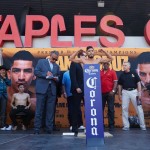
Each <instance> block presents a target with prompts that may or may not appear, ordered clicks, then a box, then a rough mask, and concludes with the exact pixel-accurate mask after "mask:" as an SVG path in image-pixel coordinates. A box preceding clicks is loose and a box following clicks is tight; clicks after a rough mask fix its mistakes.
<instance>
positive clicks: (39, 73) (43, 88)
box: [34, 59, 60, 95]
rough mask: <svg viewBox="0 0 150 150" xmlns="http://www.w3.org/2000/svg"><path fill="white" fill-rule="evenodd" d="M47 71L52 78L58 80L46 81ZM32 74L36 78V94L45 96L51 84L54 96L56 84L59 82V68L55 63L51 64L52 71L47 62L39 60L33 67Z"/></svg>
mask: <svg viewBox="0 0 150 150" xmlns="http://www.w3.org/2000/svg"><path fill="white" fill-rule="evenodd" d="M48 71H50V72H52V74H53V76H55V77H58V80H57V81H54V80H52V79H46V76H47V72H48ZM34 74H35V76H36V77H37V78H36V87H35V89H36V93H40V94H45V93H46V92H47V89H48V86H49V84H51V90H52V94H53V95H56V83H57V82H58V81H59V75H60V67H59V66H58V65H57V64H56V63H53V69H52V70H51V68H50V65H49V62H48V60H47V59H40V60H39V61H38V63H37V65H36V67H35V70H34Z"/></svg>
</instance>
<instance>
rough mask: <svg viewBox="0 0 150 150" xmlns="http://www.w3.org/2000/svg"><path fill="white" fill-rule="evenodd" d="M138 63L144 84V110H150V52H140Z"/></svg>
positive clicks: (138, 70)
mask: <svg viewBox="0 0 150 150" xmlns="http://www.w3.org/2000/svg"><path fill="white" fill-rule="evenodd" d="M136 64H137V73H138V75H139V77H140V79H141V85H142V96H141V98H142V105H143V107H144V110H150V52H144V53H142V54H140V55H139V56H138V57H137V59H136Z"/></svg>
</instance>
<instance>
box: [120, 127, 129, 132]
mask: <svg viewBox="0 0 150 150" xmlns="http://www.w3.org/2000/svg"><path fill="white" fill-rule="evenodd" d="M122 130H123V131H128V130H130V129H129V128H128V127H123V128H122Z"/></svg>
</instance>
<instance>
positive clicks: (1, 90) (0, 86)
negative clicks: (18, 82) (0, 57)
mask: <svg viewBox="0 0 150 150" xmlns="http://www.w3.org/2000/svg"><path fill="white" fill-rule="evenodd" d="M6 71H7V69H6V67H5V66H0V117H1V130H10V129H11V126H7V125H6V106H7V86H10V84H11V82H10V80H9V79H8V78H7V76H6Z"/></svg>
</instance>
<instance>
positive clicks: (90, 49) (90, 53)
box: [69, 46, 113, 64]
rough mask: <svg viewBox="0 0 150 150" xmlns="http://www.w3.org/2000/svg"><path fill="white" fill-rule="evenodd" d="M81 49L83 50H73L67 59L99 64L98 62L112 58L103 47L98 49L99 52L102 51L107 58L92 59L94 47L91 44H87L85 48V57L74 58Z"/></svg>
mask: <svg viewBox="0 0 150 150" xmlns="http://www.w3.org/2000/svg"><path fill="white" fill-rule="evenodd" d="M81 51H83V50H81V49H80V50H79V51H76V52H74V53H73V54H72V55H71V56H70V58H69V60H70V61H73V62H76V63H81V64H99V63H105V62H110V61H112V60H113V58H112V56H111V55H110V54H109V53H107V52H106V51H105V50H103V49H100V50H99V52H103V53H104V54H105V55H106V56H107V58H97V59H94V48H93V47H92V46H87V48H86V54H87V58H85V57H80V58H75V57H76V56H77V55H78V53H80V52H81Z"/></svg>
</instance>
